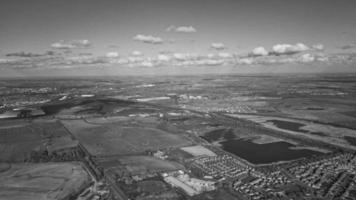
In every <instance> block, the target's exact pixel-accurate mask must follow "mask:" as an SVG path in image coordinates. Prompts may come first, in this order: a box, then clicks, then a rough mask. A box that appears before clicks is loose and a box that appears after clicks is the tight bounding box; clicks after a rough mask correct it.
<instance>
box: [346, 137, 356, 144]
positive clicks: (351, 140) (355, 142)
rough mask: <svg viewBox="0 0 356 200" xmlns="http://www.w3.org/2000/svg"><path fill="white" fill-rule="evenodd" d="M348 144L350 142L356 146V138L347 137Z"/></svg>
mask: <svg viewBox="0 0 356 200" xmlns="http://www.w3.org/2000/svg"><path fill="white" fill-rule="evenodd" d="M344 138H345V140H346V141H347V142H349V143H350V144H351V145H353V146H356V137H349V136H345V137H344Z"/></svg>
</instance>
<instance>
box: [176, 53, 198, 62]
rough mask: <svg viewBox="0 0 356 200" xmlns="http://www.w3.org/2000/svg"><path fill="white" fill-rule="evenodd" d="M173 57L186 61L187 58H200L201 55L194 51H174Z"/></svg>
mask: <svg viewBox="0 0 356 200" xmlns="http://www.w3.org/2000/svg"><path fill="white" fill-rule="evenodd" d="M173 57H174V58H175V59H176V60H180V61H185V60H196V59H198V57H199V55H198V54H192V53H174V54H173Z"/></svg>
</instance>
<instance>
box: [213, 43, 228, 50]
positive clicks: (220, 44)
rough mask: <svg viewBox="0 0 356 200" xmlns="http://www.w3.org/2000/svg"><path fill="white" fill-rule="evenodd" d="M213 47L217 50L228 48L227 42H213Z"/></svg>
mask: <svg viewBox="0 0 356 200" xmlns="http://www.w3.org/2000/svg"><path fill="white" fill-rule="evenodd" d="M210 46H211V47H212V48H214V49H216V50H223V49H226V46H225V44H223V43H221V42H214V43H211V45H210Z"/></svg>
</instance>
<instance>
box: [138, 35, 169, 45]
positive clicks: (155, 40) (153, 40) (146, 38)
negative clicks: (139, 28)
mask: <svg viewBox="0 0 356 200" xmlns="http://www.w3.org/2000/svg"><path fill="white" fill-rule="evenodd" d="M133 40H135V41H140V42H144V43H148V44H161V43H163V40H162V38H160V37H154V36H152V35H141V34H138V35H136V36H135V37H134V38H133Z"/></svg>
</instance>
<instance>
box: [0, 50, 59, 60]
mask: <svg viewBox="0 0 356 200" xmlns="http://www.w3.org/2000/svg"><path fill="white" fill-rule="evenodd" d="M55 54H56V53H55V52H53V51H47V52H45V53H42V54H39V53H31V52H23V51H22V52H15V53H8V54H6V56H7V57H28V58H31V57H40V56H52V55H55Z"/></svg>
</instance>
